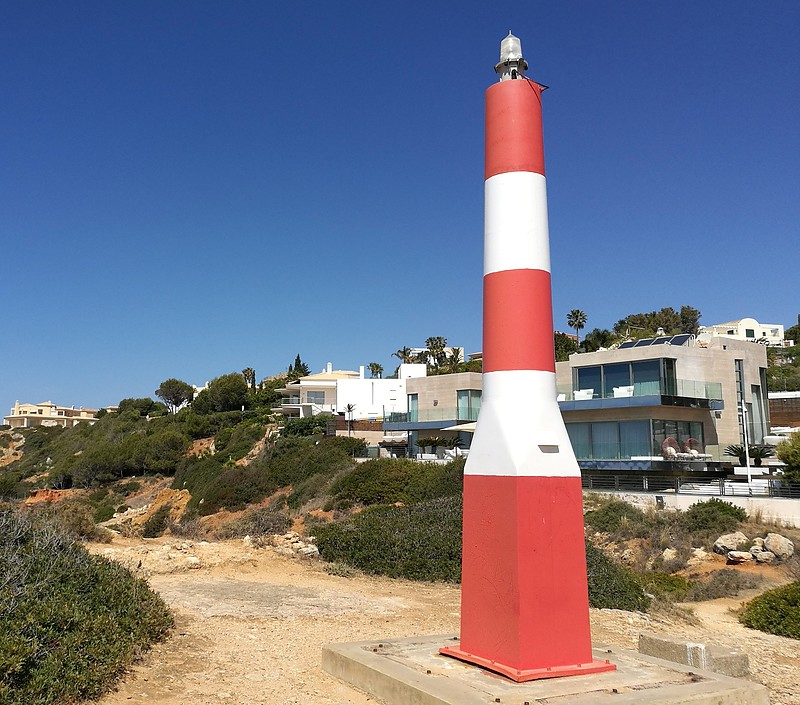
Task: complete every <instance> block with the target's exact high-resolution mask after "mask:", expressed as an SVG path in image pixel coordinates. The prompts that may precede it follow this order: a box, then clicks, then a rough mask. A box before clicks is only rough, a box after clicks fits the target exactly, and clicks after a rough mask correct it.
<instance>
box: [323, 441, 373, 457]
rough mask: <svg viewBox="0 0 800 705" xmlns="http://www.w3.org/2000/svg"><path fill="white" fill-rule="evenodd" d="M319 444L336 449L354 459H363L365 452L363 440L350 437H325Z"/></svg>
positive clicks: (365, 444) (365, 445)
mask: <svg viewBox="0 0 800 705" xmlns="http://www.w3.org/2000/svg"><path fill="white" fill-rule="evenodd" d="M320 444H324V445H325V446H327V447H329V448H331V447H334V448H338V449H339V450H342V451H344V452H345V453H347V455H350V456H352V457H354V458H360V457H363V456H364V455H365V454H366V451H367V442H366V441H365V440H364V439H363V438H354V437H352V436H326V437H325V438H323V439H322V440H321V441H320Z"/></svg>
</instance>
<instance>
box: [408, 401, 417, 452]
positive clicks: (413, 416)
mask: <svg viewBox="0 0 800 705" xmlns="http://www.w3.org/2000/svg"><path fill="white" fill-rule="evenodd" d="M408 420H409V421H419V394H409V395H408ZM414 442H415V443H416V440H415V441H414Z"/></svg>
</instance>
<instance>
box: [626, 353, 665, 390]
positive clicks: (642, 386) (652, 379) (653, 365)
mask: <svg viewBox="0 0 800 705" xmlns="http://www.w3.org/2000/svg"><path fill="white" fill-rule="evenodd" d="M631 368H632V371H633V395H634V396H637V397H640V396H646V395H649V394H660V393H661V361H660V360H642V361H641V362H634V363H633V364H632V365H631Z"/></svg>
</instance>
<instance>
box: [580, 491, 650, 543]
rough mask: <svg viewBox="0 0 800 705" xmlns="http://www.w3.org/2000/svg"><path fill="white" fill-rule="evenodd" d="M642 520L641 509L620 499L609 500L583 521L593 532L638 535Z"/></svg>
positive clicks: (587, 515) (588, 513)
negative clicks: (620, 532)
mask: <svg viewBox="0 0 800 705" xmlns="http://www.w3.org/2000/svg"><path fill="white" fill-rule="evenodd" d="M644 520H645V513H644V512H643V511H642V510H641V509H639V508H638V507H634V506H633V505H632V504H628V503H627V502H623V501H622V500H621V499H610V500H609V501H608V502H606V503H605V504H603V505H601V506H600V507H599V508H598V509H594V510H592V511H589V512H586V514H585V515H584V521H585V522H586V524H588V525H589V526H590V527H591V528H592V530H593V531H602V532H606V533H611V532H615V531H620V530H623V531H624V533H628V534H630V535H638V534H639V533H641V531H640V529H641V527H642V525H643V524H644V523H645V522H644Z"/></svg>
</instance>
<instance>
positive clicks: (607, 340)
mask: <svg viewBox="0 0 800 705" xmlns="http://www.w3.org/2000/svg"><path fill="white" fill-rule="evenodd" d="M615 340H616V337H615V336H614V334H613V333H612V332H611V331H610V330H607V329H605V328H595V329H594V330H592V331H590V332H589V333H587V334H586V335H584V336H583V349H584V350H585V351H586V352H595V351H597V350H599V349H600V348H610V347H611V346H612V345H613V344H614V341H615Z"/></svg>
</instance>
